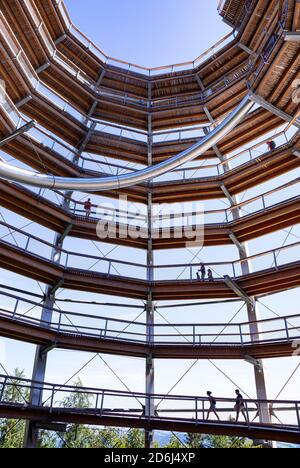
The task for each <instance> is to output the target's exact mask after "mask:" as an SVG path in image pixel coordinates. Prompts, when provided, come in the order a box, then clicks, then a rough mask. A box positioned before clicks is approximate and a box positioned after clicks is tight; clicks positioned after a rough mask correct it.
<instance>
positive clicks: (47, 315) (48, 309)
mask: <svg viewBox="0 0 300 468" xmlns="http://www.w3.org/2000/svg"><path fill="white" fill-rule="evenodd" d="M65 195H66V197H65V200H64V204H63V207H64V208H65V209H66V210H69V209H70V198H71V196H70V193H69V192H68V193H66V194H65ZM61 247H62V242H61V236H60V234H58V233H57V234H56V236H55V241H54V247H53V249H52V252H51V260H52V261H54V262H56V263H59V262H60V259H61V252H60V249H61ZM54 305H55V296H54V295H53V294H52V288H51V286H48V287H47V290H46V294H45V301H44V304H43V309H42V314H41V323H42V325H43V327H45V326H48V327H49V328H50V327H51V324H52V318H53V308H54ZM47 357H48V356H47V353H46V352H44V348H43V347H42V346H37V349H36V353H35V360H34V366H33V372H32V380H33V381H37V382H41V383H42V382H44V381H45V376H46V367H47ZM42 394H43V384H41V385H40V386H39V385H35V386H34V387H33V388H32V390H31V393H30V404H31V405H33V406H40V405H41V404H42ZM37 445H38V429H37V426H36V423H35V422H33V421H28V422H26V426H25V434H24V441H23V446H24V448H37Z"/></svg>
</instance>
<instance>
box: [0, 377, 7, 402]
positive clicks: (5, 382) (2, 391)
mask: <svg viewBox="0 0 300 468" xmlns="http://www.w3.org/2000/svg"><path fill="white" fill-rule="evenodd" d="M6 384H7V377H4V381H3V382H2V383H1V385H2V388H1V393H0V403H1V401H2V399H3V396H4V392H5V387H6Z"/></svg>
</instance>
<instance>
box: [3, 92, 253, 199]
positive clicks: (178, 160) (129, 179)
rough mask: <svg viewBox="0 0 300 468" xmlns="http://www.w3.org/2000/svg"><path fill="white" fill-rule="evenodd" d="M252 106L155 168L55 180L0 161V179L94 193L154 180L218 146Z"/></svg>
mask: <svg viewBox="0 0 300 468" xmlns="http://www.w3.org/2000/svg"><path fill="white" fill-rule="evenodd" d="M253 105H254V103H253V101H252V100H251V98H250V96H249V95H247V96H246V97H245V98H244V99H243V101H242V102H241V103H240V104H239V105H238V106H237V108H236V109H235V110H234V111H233V112H232V113H231V114H230V115H229V116H227V117H226V119H224V121H223V122H222V123H221V124H220V125H218V126H217V127H216V128H215V129H214V130H213V131H212V132H210V133H209V134H208V135H206V136H205V137H204V138H203V139H201V141H199V142H198V143H196V144H195V145H193V146H191V148H189V149H187V150H185V151H183V152H182V153H180V154H178V155H176V156H174V157H172V158H170V159H168V160H166V161H163V162H161V163H159V164H157V165H155V166H151V167H147V168H146V169H142V170H140V171H138V172H135V173H134V174H131V173H130V174H124V175H121V176H113V177H101V178H69V177H55V176H53V175H46V174H39V173H34V172H32V171H27V170H23V169H19V168H17V167H14V166H11V165H9V164H6V163H4V162H0V178H2V179H5V180H9V181H12V182H21V183H24V184H26V185H32V186H36V187H43V188H50V189H59V190H78V191H84V192H96V191H98V190H115V189H120V188H123V187H130V186H133V185H137V184H141V183H143V182H146V181H148V180H150V179H154V178H155V177H158V176H161V175H163V174H166V173H168V172H170V171H172V170H174V169H176V168H177V167H179V166H182V165H183V164H185V163H187V162H189V161H192V160H193V159H195V158H197V157H199V156H201V155H202V154H203V153H205V152H206V151H208V150H209V149H210V148H212V147H213V146H215V145H217V144H218V142H219V141H221V140H222V139H223V138H224V137H225V136H226V135H228V133H230V132H231V131H232V130H233V129H234V128H235V127H236V126H237V125H238V124H239V123H240V122H241V120H242V119H243V118H244V117H245V116H246V115H247V114H248V112H250V110H251V108H252V106H253Z"/></svg>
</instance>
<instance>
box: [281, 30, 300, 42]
mask: <svg viewBox="0 0 300 468" xmlns="http://www.w3.org/2000/svg"><path fill="white" fill-rule="evenodd" d="M284 40H285V41H287V42H300V31H286V32H285V33H284Z"/></svg>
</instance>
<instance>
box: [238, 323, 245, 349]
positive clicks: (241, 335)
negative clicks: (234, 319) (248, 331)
mask: <svg viewBox="0 0 300 468" xmlns="http://www.w3.org/2000/svg"><path fill="white" fill-rule="evenodd" d="M239 329H240V338H241V345H242V346H244V338H243V330H242V325H239Z"/></svg>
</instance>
